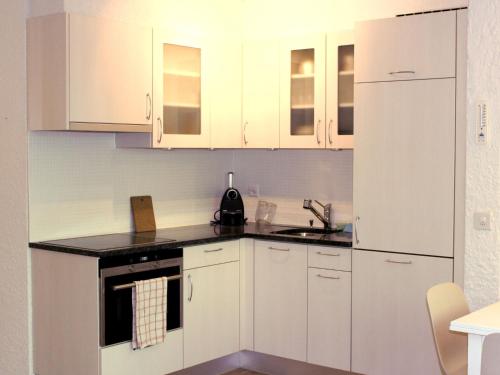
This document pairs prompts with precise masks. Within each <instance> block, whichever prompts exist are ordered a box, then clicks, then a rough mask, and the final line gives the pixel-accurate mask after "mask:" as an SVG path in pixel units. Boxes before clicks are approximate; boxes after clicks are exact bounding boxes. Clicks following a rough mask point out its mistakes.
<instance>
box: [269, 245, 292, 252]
mask: <svg viewBox="0 0 500 375" xmlns="http://www.w3.org/2000/svg"><path fill="white" fill-rule="evenodd" d="M268 249H269V250H275V251H290V249H280V248H279V247H272V246H269V247H268Z"/></svg>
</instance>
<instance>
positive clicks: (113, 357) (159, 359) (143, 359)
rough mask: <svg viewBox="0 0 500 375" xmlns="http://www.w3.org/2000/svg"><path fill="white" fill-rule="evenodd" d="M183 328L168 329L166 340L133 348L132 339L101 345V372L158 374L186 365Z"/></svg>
mask: <svg viewBox="0 0 500 375" xmlns="http://www.w3.org/2000/svg"><path fill="white" fill-rule="evenodd" d="M182 338H183V332H182V329H177V330H175V331H171V332H168V333H167V337H166V338H165V342H163V343H161V344H157V345H153V346H150V347H148V348H146V349H141V350H132V347H131V345H130V342H126V343H123V344H118V345H111V346H108V347H106V348H101V375H135V374H142V375H158V374H169V373H171V372H174V371H179V370H181V369H182V366H183V363H182V362H183V361H182V359H183V354H182V349H183V346H182Z"/></svg>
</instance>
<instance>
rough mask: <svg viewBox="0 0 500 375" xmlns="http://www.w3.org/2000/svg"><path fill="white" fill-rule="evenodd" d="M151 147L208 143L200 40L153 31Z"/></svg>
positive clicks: (204, 80) (181, 146)
mask: <svg viewBox="0 0 500 375" xmlns="http://www.w3.org/2000/svg"><path fill="white" fill-rule="evenodd" d="M154 41H155V43H154V51H153V52H154V56H153V58H154V72H155V74H154V85H153V87H154V95H153V97H154V113H155V117H154V120H155V121H154V128H153V146H154V147H160V148H162V147H163V148H195V147H196V148H200V147H209V146H210V133H209V114H208V100H207V99H208V98H207V94H206V92H207V91H208V90H207V83H206V74H205V73H206V69H205V65H206V61H205V60H206V58H205V52H206V51H205V48H204V44H203V42H202V41H201V40H199V39H196V38H190V37H186V36H181V35H178V34H176V33H172V32H168V31H164V30H155V33H154Z"/></svg>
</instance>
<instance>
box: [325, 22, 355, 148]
mask: <svg viewBox="0 0 500 375" xmlns="http://www.w3.org/2000/svg"><path fill="white" fill-rule="evenodd" d="M353 42H354V35H353V33H352V32H341V33H330V34H328V35H327V50H326V54H327V57H326V61H327V63H326V121H327V128H326V147H327V148H333V149H352V148H353V132H354V43H353Z"/></svg>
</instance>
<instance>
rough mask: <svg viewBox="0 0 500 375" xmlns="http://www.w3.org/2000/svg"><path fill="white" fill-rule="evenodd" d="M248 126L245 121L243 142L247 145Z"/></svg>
mask: <svg viewBox="0 0 500 375" xmlns="http://www.w3.org/2000/svg"><path fill="white" fill-rule="evenodd" d="M247 125H248V121H245V124H244V125H243V142H244V143H245V145H247V144H248V141H247Z"/></svg>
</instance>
